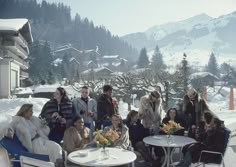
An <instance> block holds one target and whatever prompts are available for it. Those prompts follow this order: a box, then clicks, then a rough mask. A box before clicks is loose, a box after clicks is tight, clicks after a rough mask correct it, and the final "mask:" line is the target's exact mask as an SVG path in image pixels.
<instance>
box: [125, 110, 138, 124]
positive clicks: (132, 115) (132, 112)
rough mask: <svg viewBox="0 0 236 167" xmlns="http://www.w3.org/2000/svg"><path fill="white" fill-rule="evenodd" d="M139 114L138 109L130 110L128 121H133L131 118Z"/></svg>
mask: <svg viewBox="0 0 236 167" xmlns="http://www.w3.org/2000/svg"><path fill="white" fill-rule="evenodd" d="M136 115H138V111H135V110H131V111H130V112H129V114H128V115H127V118H126V122H127V123H128V122H130V121H131V118H133V117H134V116H136Z"/></svg>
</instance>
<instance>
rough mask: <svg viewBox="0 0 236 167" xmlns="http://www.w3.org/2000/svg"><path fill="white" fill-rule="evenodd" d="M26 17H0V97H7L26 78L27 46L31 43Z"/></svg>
mask: <svg viewBox="0 0 236 167" xmlns="http://www.w3.org/2000/svg"><path fill="white" fill-rule="evenodd" d="M32 42H33V38H32V34H31V28H30V24H29V22H28V20H27V19H0V97H1V98H4V97H6V98H8V97H10V96H11V92H12V91H13V90H14V89H15V88H17V87H20V86H21V81H22V80H23V79H25V78H28V73H27V69H28V66H29V65H28V62H27V58H28V55H29V48H28V46H29V45H30V44H32Z"/></svg>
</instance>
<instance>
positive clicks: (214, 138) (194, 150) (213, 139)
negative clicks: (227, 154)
mask: <svg viewBox="0 0 236 167" xmlns="http://www.w3.org/2000/svg"><path fill="white" fill-rule="evenodd" d="M224 143H225V134H224V130H223V129H219V130H209V131H208V132H207V137H206V138H205V140H204V141H203V142H201V143H195V144H192V145H190V146H189V147H188V151H189V152H190V154H191V158H192V162H193V163H195V162H198V160H199V157H200V154H201V151H202V150H207V151H215V152H220V153H223V152H224V150H225V148H224V147H225V146H224ZM202 161H203V162H205V163H211V162H212V163H220V161H221V157H220V155H212V154H207V153H206V154H205V153H204V155H203V156H202Z"/></svg>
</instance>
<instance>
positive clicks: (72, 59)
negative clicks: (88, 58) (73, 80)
mask: <svg viewBox="0 0 236 167" xmlns="http://www.w3.org/2000/svg"><path fill="white" fill-rule="evenodd" d="M72 61H74V62H76V63H77V64H80V62H79V61H78V60H76V58H74V57H72V58H70V62H72Z"/></svg>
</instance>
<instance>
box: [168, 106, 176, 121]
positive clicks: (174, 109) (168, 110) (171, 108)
mask: <svg viewBox="0 0 236 167" xmlns="http://www.w3.org/2000/svg"><path fill="white" fill-rule="evenodd" d="M171 110H174V111H175V118H177V117H178V111H177V109H176V108H174V107H172V108H170V109H169V110H168V111H167V112H166V117H167V118H169V119H170V111H171Z"/></svg>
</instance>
